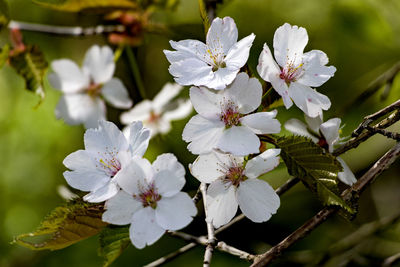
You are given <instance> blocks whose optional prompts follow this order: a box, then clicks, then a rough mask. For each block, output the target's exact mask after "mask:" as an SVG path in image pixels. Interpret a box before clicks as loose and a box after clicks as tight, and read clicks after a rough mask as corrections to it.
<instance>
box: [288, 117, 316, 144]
mask: <svg viewBox="0 0 400 267" xmlns="http://www.w3.org/2000/svg"><path fill="white" fill-rule="evenodd" d="M285 128H286V130H288V131H289V132H291V133H293V134H296V135H301V136H305V137H308V138H310V139H311V140H312V141H313V142H314V143H317V142H318V140H319V139H318V138H317V137H315V136H314V135H312V134H310V133H309V132H308V129H307V125H305V124H304V122H302V121H299V120H298V119H290V120H288V121H287V122H286V123H285Z"/></svg>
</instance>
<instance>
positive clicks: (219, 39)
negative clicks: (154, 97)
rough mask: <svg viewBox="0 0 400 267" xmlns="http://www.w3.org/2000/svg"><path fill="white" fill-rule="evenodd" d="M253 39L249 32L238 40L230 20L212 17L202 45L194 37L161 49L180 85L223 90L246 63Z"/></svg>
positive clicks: (170, 70)
mask: <svg viewBox="0 0 400 267" xmlns="http://www.w3.org/2000/svg"><path fill="white" fill-rule="evenodd" d="M254 38H255V35H254V34H250V35H249V36H247V37H245V38H243V39H241V40H240V41H239V42H238V41H237V39H238V30H237V28H236V24H235V22H234V20H233V19H232V18H230V17H224V18H223V19H221V18H215V19H214V20H213V22H212V24H211V27H210V29H209V30H208V33H207V38H206V43H205V44H204V43H203V42H200V41H197V40H182V41H179V42H174V41H170V44H171V46H172V48H173V49H175V50H176V51H169V50H164V53H165V55H166V57H167V59H168V61H169V62H170V63H171V66H170V67H169V72H170V73H171V75H172V76H174V77H175V81H176V82H177V83H179V84H181V85H195V86H206V87H208V88H213V89H216V90H221V89H224V88H225V87H226V85H228V84H230V83H231V82H232V81H233V80H234V79H235V77H236V75H237V73H238V72H239V70H240V68H241V67H243V66H244V64H246V62H247V59H248V57H249V52H250V47H251V46H252V44H253V41H254Z"/></svg>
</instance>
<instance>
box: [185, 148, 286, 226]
mask: <svg viewBox="0 0 400 267" xmlns="http://www.w3.org/2000/svg"><path fill="white" fill-rule="evenodd" d="M279 153H280V149H268V150H266V151H265V152H263V153H262V154H260V155H258V156H257V157H254V158H252V159H251V160H249V161H248V162H247V163H246V164H244V158H243V157H235V156H233V155H230V154H223V153H219V152H216V151H213V152H211V153H209V154H206V155H200V156H199V157H198V158H197V159H196V161H195V162H194V163H193V165H192V167H191V172H192V174H193V176H194V177H196V178H197V179H199V180H200V181H201V182H203V183H211V184H210V186H209V187H208V189H207V210H208V217H207V220H208V221H210V222H212V223H213V225H214V227H220V226H222V225H224V224H227V223H228V222H229V221H230V220H231V219H232V218H233V217H234V216H235V214H236V211H237V208H238V205H239V207H240V210H241V211H242V212H243V214H244V215H245V216H246V217H247V218H249V219H250V220H252V221H253V222H265V221H267V220H269V218H271V215H272V214H275V213H276V211H277V209H278V208H279V205H280V200H279V196H278V195H277V194H276V193H275V191H274V189H273V188H272V187H271V186H270V185H269V184H268V183H267V182H266V181H263V180H260V179H257V177H259V176H260V175H262V174H264V173H267V172H269V171H271V170H272V169H274V168H275V167H276V166H278V164H279V156H278V155H279Z"/></svg>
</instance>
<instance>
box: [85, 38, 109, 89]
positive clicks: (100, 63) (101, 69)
mask: <svg viewBox="0 0 400 267" xmlns="http://www.w3.org/2000/svg"><path fill="white" fill-rule="evenodd" d="M83 68H85V69H86V70H87V71H88V72H89V73H90V76H91V78H92V79H93V81H94V82H95V83H97V84H100V83H105V82H107V81H109V80H111V78H112V76H113V74H114V70H115V62H114V54H113V51H112V50H111V48H110V47H108V46H103V47H99V46H98V45H93V46H92V47H91V48H90V49H89V50H88V51H87V52H86V55H85V59H84V61H83Z"/></svg>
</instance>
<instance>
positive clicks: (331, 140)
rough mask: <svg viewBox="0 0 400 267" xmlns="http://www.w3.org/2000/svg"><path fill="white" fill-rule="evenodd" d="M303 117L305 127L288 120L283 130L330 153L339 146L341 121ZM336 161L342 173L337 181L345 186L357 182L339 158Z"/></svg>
mask: <svg viewBox="0 0 400 267" xmlns="http://www.w3.org/2000/svg"><path fill="white" fill-rule="evenodd" d="M304 117H305V120H306V122H307V125H306V124H304V123H303V122H301V121H299V120H298V119H290V120H288V121H287V122H286V123H285V128H286V129H287V130H288V131H290V132H292V133H294V134H297V135H302V136H306V137H309V138H311V140H313V142H314V143H317V144H318V145H319V146H321V147H323V148H325V149H327V150H328V151H329V152H330V153H332V152H333V150H334V146H335V145H337V144H340V129H341V128H340V123H341V120H340V119H339V118H333V119H330V120H327V121H326V122H323V118H322V114H321V115H320V116H317V117H315V118H311V117H308V116H307V115H305V116H304ZM336 159H337V160H338V161H339V163H340V164H341V165H342V167H343V171H342V172H339V173H338V178H339V180H340V181H342V182H343V183H345V184H347V185H352V184H354V183H355V182H357V179H356V177H355V176H354V174H353V172H352V171H351V170H350V168H349V166H347V164H346V163H345V162H344V160H343V159H342V158H340V157H336Z"/></svg>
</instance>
